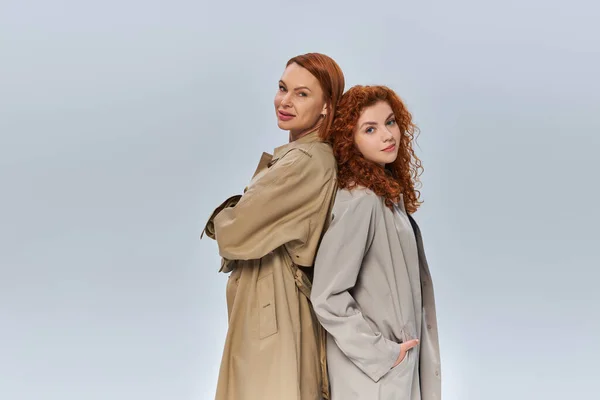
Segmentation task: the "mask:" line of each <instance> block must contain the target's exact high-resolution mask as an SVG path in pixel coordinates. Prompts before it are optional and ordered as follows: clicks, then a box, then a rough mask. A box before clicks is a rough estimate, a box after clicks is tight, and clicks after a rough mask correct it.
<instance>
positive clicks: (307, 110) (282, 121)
mask: <svg viewBox="0 0 600 400" xmlns="http://www.w3.org/2000/svg"><path fill="white" fill-rule="evenodd" d="M274 104H275V114H276V115H277V125H278V126H279V128H280V129H283V130H286V131H289V140H290V142H293V141H294V140H298V139H300V138H301V137H302V136H305V135H306V134H308V133H310V132H314V131H315V130H316V129H318V128H319V126H320V125H321V122H322V121H323V117H324V116H325V115H326V114H327V104H326V102H325V99H324V96H323V90H322V89H321V85H320V84H319V81H318V80H317V78H315V77H314V75H312V74H311V73H310V72H309V71H308V70H306V69H305V68H302V67H301V66H299V65H298V64H296V63H292V64H290V65H289V66H288V67H287V68H286V69H285V71H283V75H282V76H281V79H280V80H279V90H278V92H277V94H276V95H275V101H274Z"/></svg>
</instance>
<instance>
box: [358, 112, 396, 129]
mask: <svg viewBox="0 0 600 400" xmlns="http://www.w3.org/2000/svg"><path fill="white" fill-rule="evenodd" d="M393 116H394V113H393V112H392V113H390V115H388V116H387V118H386V119H385V120H386V121H387V120H389V119H390V118H391V117H393ZM365 125H377V122H374V121H366V122H363V123H362V124H360V127H359V128H358V129H362V127H363V126H365Z"/></svg>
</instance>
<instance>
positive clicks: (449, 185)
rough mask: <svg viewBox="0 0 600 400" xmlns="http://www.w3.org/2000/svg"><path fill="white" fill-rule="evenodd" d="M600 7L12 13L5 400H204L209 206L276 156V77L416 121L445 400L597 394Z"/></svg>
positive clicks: (421, 216) (4, 30)
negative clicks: (331, 85)
mask: <svg viewBox="0 0 600 400" xmlns="http://www.w3.org/2000/svg"><path fill="white" fill-rule="evenodd" d="M598 11H599V7H598V6H597V5H593V4H592V2H591V1H589V2H583V1H571V2H569V4H567V2H564V1H563V2H555V1H541V0H539V1H533V0H529V1H493V2H482V1H475V0H472V1H465V0H456V1H452V2H442V1H435V2H434V1H421V2H393V1H368V2H359V1H352V2H341V1H337V2H333V1H328V2H318V1H314V0H313V1H303V2H276V1H257V2H241V1H240V2H237V3H233V2H224V3H220V2H210V3H207V2H202V1H201V2H196V1H190V0H185V1H170V2H167V1H163V2H158V1H152V0H151V1H141V0H133V1H132V0H129V1H116V0H104V1H94V2H90V1H74V0H70V1H64V0H63V1H53V2H42V1H26V0H22V1H18V2H17V1H13V0H8V1H7V0H3V1H2V2H0V191H1V192H0V194H1V195H0V399H2V400H21V399H27V400H29V399H35V400H45V399H60V400H68V399H78V400H79V399H86V400H96V399H102V400H108V399H111V400H113V399H140V400H141V399H144V400H155V399H156V400H159V399H160V400H162V399H169V400H171V399H181V400H184V399H189V400H192V399H210V398H212V396H213V395H214V388H215V383H216V378H217V372H218V366H219V362H220V357H221V350H222V346H223V341H224V337H225V332H226V309H225V296H224V289H225V282H226V276H225V275H219V274H217V269H218V266H219V258H218V256H217V248H216V244H215V243H214V242H213V241H211V240H208V239H204V240H202V241H200V240H199V234H200V231H201V229H202V227H203V225H204V222H205V221H206V219H207V218H208V215H209V214H210V212H211V211H212V209H213V208H214V207H215V206H216V205H217V204H218V203H220V201H221V200H222V199H224V198H225V197H226V196H229V195H231V194H234V193H238V192H240V191H241V190H242V189H243V187H244V186H245V185H246V184H247V182H248V180H249V178H250V175H251V173H252V171H254V167H255V165H256V162H257V161H258V159H259V156H260V154H261V152H262V151H270V150H272V148H273V147H275V146H277V145H280V144H283V143H284V142H285V141H286V140H287V134H286V133H285V132H282V131H279V130H278V129H277V126H276V121H275V116H274V111H273V107H272V99H273V96H274V95H275V91H276V89H277V80H278V78H279V76H280V74H281V73H282V71H283V67H284V64H285V62H286V61H287V59H288V58H290V57H292V56H294V55H296V54H300V53H305V52H309V51H320V52H324V53H326V54H329V55H330V56H332V57H333V58H335V59H336V60H337V61H338V62H339V64H340V65H341V66H342V68H343V70H344V72H345V74H346V78H347V88H349V87H350V86H351V85H354V84H358V83H361V84H366V83H372V84H377V83H379V84H386V85H389V86H391V87H392V88H393V89H395V90H397V92H398V93H399V94H400V95H401V96H402V97H403V98H404V99H405V100H406V102H407V104H408V106H409V108H410V110H411V111H412V112H413V114H414V117H415V120H416V122H417V123H418V124H419V126H420V128H421V130H422V134H421V136H420V139H419V145H420V147H419V153H418V154H419V156H420V157H421V158H422V160H423V163H424V166H425V174H424V175H423V177H422V180H423V183H424V187H423V190H422V193H423V198H424V200H425V203H424V205H423V207H422V209H421V210H420V211H419V212H418V213H417V214H416V218H417V219H418V221H420V224H421V226H422V229H423V232H424V238H425V244H426V246H427V253H428V257H429V261H430V265H431V269H432V273H433V277H434V282H435V285H436V295H437V303H438V310H439V324H440V329H441V338H440V340H441V346H442V358H443V392H444V393H443V394H444V399H445V400H467V399H468V400H471V399H472V400H500V399H502V400H503V399H508V398H510V399H547V400H549V399H572V398H595V397H597V396H598V395H597V394H596V391H597V390H598V384H597V382H598V378H597V376H598V372H599V368H598V363H597V358H598V357H599V356H600V345H599V340H598V337H600V318H599V317H600V315H599V310H598V303H599V301H600V294H599V292H600V291H599V290H598V289H597V284H598V283H597V282H598V278H600V272H599V268H598V267H600V262H599V257H598V253H597V248H598V245H599V239H600V235H599V233H598V226H599V223H600V217H599V214H598V200H599V197H600V196H599V189H598V178H597V176H596V175H597V172H598V169H599V167H600V162H599V161H598V158H597V152H598V148H599V145H600V138H599V136H598V134H599V133H600V123H599V121H598V111H599V110H600V108H599V104H600V101H599V94H598V93H599V92H600V82H599V79H598V71H599V70H600V53H599V47H600V46H599V41H598V37H600V28H598V27H597V26H595V22H596V21H597V17H598Z"/></svg>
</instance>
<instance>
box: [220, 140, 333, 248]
mask: <svg viewBox="0 0 600 400" xmlns="http://www.w3.org/2000/svg"><path fill="white" fill-rule="evenodd" d="M333 179H335V170H331V169H327V168H324V167H323V166H322V164H320V163H318V162H312V160H311V155H310V154H308V153H306V152H304V151H301V150H298V149H295V150H291V151H290V152H288V153H287V154H286V155H285V156H283V157H282V158H281V159H279V160H278V161H277V162H276V163H275V164H274V165H273V166H271V167H270V168H269V170H268V171H267V172H266V173H265V174H264V175H262V176H261V177H260V178H258V179H257V180H256V181H255V182H252V183H251V184H250V185H249V186H248V188H247V191H246V192H245V193H244V194H243V196H242V197H241V198H240V199H239V201H238V203H237V204H236V205H235V207H228V208H225V209H223V210H222V211H221V212H220V213H219V214H218V215H217V216H216V217H215V218H214V232H215V238H216V240H217V244H218V246H219V253H220V255H221V256H222V257H224V258H227V259H229V260H251V259H259V258H262V257H264V256H265V255H267V254H268V253H269V252H271V251H273V250H275V249H276V248H278V247H280V246H282V245H284V244H287V243H290V242H295V243H294V244H295V246H294V247H295V248H299V247H301V246H302V243H305V242H306V241H307V240H308V238H309V233H310V228H311V227H310V220H311V218H314V214H315V213H316V212H317V211H318V209H319V208H320V207H323V206H325V207H326V206H327V205H323V204H321V203H319V201H315V199H320V198H323V193H324V192H325V191H327V190H329V187H330V186H331V185H330V183H331V181H332V180H333Z"/></svg>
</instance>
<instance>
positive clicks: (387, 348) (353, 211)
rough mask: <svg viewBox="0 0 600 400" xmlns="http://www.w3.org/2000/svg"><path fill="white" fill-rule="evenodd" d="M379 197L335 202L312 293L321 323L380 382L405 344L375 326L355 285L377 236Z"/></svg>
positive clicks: (359, 366)
mask: <svg viewBox="0 0 600 400" xmlns="http://www.w3.org/2000/svg"><path fill="white" fill-rule="evenodd" d="M378 201H379V198H377V197H375V196H362V197H359V198H355V199H352V200H351V201H349V202H347V203H346V204H344V205H343V206H342V205H338V204H336V206H334V210H335V211H334V215H335V217H334V219H333V221H332V223H331V225H330V227H329V229H328V230H327V232H326V233H325V235H324V237H323V240H322V242H321V246H320V247H319V251H318V253H317V258H316V262H315V271H314V278H313V287H312V292H311V301H312V304H313V307H314V310H315V313H316V315H317V318H318V319H319V322H321V324H322V325H323V327H324V328H325V330H327V331H328V332H329V334H330V335H331V336H332V337H333V339H334V340H335V342H336V344H337V345H338V347H339V348H340V350H341V351H342V352H343V353H344V354H345V355H346V357H348V358H349V359H350V360H351V361H352V362H353V363H354V364H355V365H356V366H357V367H358V368H360V369H361V370H362V371H363V372H364V373H365V374H366V375H367V376H369V377H370V378H371V379H372V380H373V381H375V382H377V381H379V379H381V377H382V376H383V375H385V374H386V373H387V372H388V371H389V370H390V369H391V368H392V367H393V365H394V363H395V362H396V360H397V358H398V356H399V354H400V344H399V343H396V342H394V341H391V340H389V339H386V338H385V337H383V335H382V334H381V333H380V332H375V331H374V330H373V329H372V328H371V326H370V325H369V324H368V323H367V321H366V320H365V318H364V316H363V314H362V312H361V310H360V309H359V307H358V305H357V304H356V301H355V300H354V298H353V297H352V294H351V293H350V290H351V289H352V288H353V287H354V285H355V284H356V281H357V278H358V274H359V271H360V268H361V265H362V261H363V257H364V256H365V254H366V252H367V250H368V248H369V247H370V245H371V243H372V241H373V236H374V232H375V226H374V224H375V222H376V218H377V209H376V207H378V204H377V202H378Z"/></svg>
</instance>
